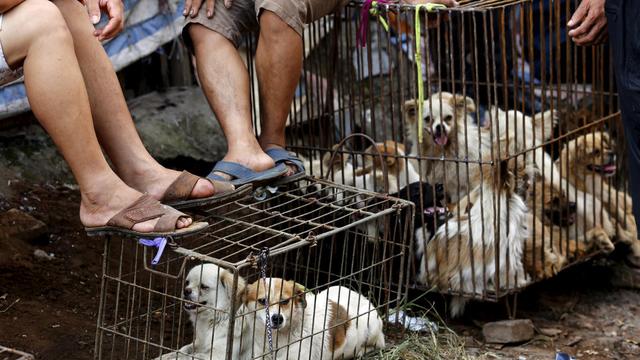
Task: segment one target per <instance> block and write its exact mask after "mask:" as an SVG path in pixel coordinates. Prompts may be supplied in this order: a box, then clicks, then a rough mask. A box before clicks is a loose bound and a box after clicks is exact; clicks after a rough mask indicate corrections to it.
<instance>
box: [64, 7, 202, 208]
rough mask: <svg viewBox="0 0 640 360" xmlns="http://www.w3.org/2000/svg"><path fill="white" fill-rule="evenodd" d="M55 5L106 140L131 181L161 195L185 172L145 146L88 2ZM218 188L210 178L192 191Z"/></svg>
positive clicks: (101, 138) (196, 195)
mask: <svg viewBox="0 0 640 360" xmlns="http://www.w3.org/2000/svg"><path fill="white" fill-rule="evenodd" d="M54 4H55V5H56V6H57V7H58V9H60V12H61V13H62V16H63V17H64V20H65V22H66V24H67V27H68V28H69V31H70V33H71V36H72V37H73V44H74V48H75V53H76V57H77V59H78V63H79V64H80V70H81V71H82V76H83V78H84V83H85V85H86V89H87V93H88V95H89V102H90V104H91V113H92V115H93V122H94V127H95V129H96V133H97V135H98V139H99V141H100V144H101V145H102V147H103V148H104V150H105V152H106V153H107V155H108V156H109V158H110V159H111V162H112V163H113V165H114V167H115V170H116V172H117V173H118V175H119V176H120V177H121V178H122V179H123V180H124V181H125V182H126V183H127V184H128V185H129V186H131V187H133V188H135V189H137V190H139V191H141V192H144V193H147V194H150V195H151V196H153V197H154V198H156V199H158V200H160V198H161V197H162V195H163V194H164V192H165V190H166V189H167V187H169V185H170V184H171V183H172V182H173V181H174V180H176V179H177V178H178V176H179V175H180V172H178V171H174V170H170V169H167V168H165V167H163V166H161V165H160V164H159V163H158V162H157V161H156V160H155V159H154V158H153V157H152V156H151V155H150V154H149V152H148V151H147V149H146V148H145V147H144V145H143V143H142V140H141V139H140V136H139V135H138V133H137V131H136V128H135V126H134V124H133V119H132V118H131V113H130V112H129V109H128V108H127V104H126V102H125V99H124V95H123V93H122V89H121V88H120V83H119V82H118V79H117V77H116V74H115V72H114V71H113V66H112V64H111V61H110V60H109V57H108V56H107V54H106V52H105V51H104V48H103V47H102V45H101V44H100V42H99V41H98V40H97V39H96V37H95V36H94V35H93V29H94V28H93V25H91V22H90V20H89V17H88V16H87V12H86V9H85V7H84V6H83V5H82V4H81V3H80V2H78V1H77V0H55V1H54ZM213 192H214V189H213V186H212V184H211V183H210V182H208V181H206V180H200V181H198V183H196V186H195V187H194V189H193V191H192V193H191V196H192V197H193V198H202V197H207V196H211V195H212V194H213Z"/></svg>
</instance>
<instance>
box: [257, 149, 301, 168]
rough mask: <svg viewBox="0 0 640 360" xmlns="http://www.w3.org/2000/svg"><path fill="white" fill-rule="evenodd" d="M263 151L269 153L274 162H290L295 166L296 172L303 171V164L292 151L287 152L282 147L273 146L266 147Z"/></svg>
mask: <svg viewBox="0 0 640 360" xmlns="http://www.w3.org/2000/svg"><path fill="white" fill-rule="evenodd" d="M265 153H266V154H267V155H269V156H270V157H271V158H272V159H273V161H275V163H276V164H280V163H290V164H292V165H294V166H295V167H296V168H297V170H298V171H297V172H304V171H305V169H304V164H303V163H302V161H301V160H300V159H299V158H298V157H297V156H296V154H295V153H293V152H289V151H287V150H285V149H283V148H279V147H274V148H271V149H268V150H267V151H265Z"/></svg>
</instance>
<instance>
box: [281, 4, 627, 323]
mask: <svg viewBox="0 0 640 360" xmlns="http://www.w3.org/2000/svg"><path fill="white" fill-rule="evenodd" d="M376 6H377V7H376V14H377V18H376V17H371V18H370V21H369V22H367V23H365V22H363V21H362V19H363V16H362V11H363V10H362V6H361V4H358V3H352V4H351V6H350V7H348V8H347V9H346V10H345V11H343V12H342V13H340V14H336V15H334V16H333V17H330V18H329V19H324V20H322V21H320V22H318V23H314V24H312V25H311V26H310V28H311V29H312V30H311V33H315V32H317V31H318V30H317V29H316V27H317V28H318V29H319V28H326V26H327V24H330V26H331V29H332V31H331V32H330V34H329V35H328V36H323V37H320V36H318V37H310V38H305V42H306V44H305V46H306V48H313V49H317V50H315V52H316V53H317V55H316V54H314V51H312V52H311V53H310V54H309V55H308V56H307V57H306V58H305V72H304V74H303V75H302V77H303V78H305V79H307V80H306V81H305V82H303V83H302V84H303V85H301V86H303V87H305V91H306V92H307V93H313V90H314V89H313V88H310V87H308V85H305V84H312V83H313V84H318V83H322V84H323V86H320V87H319V88H322V91H320V92H318V93H315V95H316V97H314V98H306V100H305V101H306V103H304V104H302V103H301V105H300V107H299V108H298V109H294V111H292V112H291V113H290V116H289V128H288V131H289V133H290V138H291V139H292V140H291V143H290V148H291V149H292V150H294V151H296V152H298V153H299V154H300V155H301V156H303V157H304V158H305V159H306V164H307V169H309V170H308V171H309V173H310V174H312V175H313V176H316V177H318V178H326V179H329V180H332V181H335V182H336V183H340V184H344V185H348V186H353V187H356V188H359V189H362V190H367V191H377V192H382V193H385V194H390V195H392V196H396V197H400V198H404V199H406V200H409V201H411V202H413V203H414V205H415V206H416V218H415V222H414V224H415V226H414V230H413V238H414V249H413V250H414V256H413V258H412V259H410V263H411V265H410V270H409V276H410V277H411V281H410V284H411V286H413V287H415V288H419V289H424V290H428V289H432V288H434V287H435V288H436V289H437V290H438V291H439V292H442V293H445V294H450V295H452V296H453V298H452V299H453V301H452V303H451V305H452V306H451V307H450V309H451V313H452V315H456V316H457V315H460V314H462V311H463V309H464V306H463V305H464V303H466V302H467V300H468V299H480V300H491V301H495V300H497V299H499V298H500V297H502V296H504V295H507V294H510V293H514V292H517V291H519V290H521V289H522V288H524V287H526V286H528V285H529V284H532V283H534V282H537V281H540V280H543V279H546V278H549V277H552V276H555V275H556V274H557V273H558V272H559V271H561V270H562V269H565V268H567V267H569V266H571V265H573V264H575V263H578V262H582V261H586V260H588V259H590V258H592V257H594V256H597V255H598V254H608V253H610V252H612V251H613V250H614V248H615V247H616V244H620V246H619V247H621V248H623V249H624V250H625V251H627V252H628V255H627V260H628V261H630V262H631V263H637V262H638V259H639V258H638V255H640V251H639V250H638V246H639V243H638V241H637V239H636V238H635V236H634V235H633V234H636V230H637V229H636V224H635V221H634V219H633V216H631V209H632V204H631V200H630V198H629V195H628V194H627V193H626V183H625V181H624V179H625V178H626V176H625V173H624V171H625V170H624V168H623V167H621V164H623V163H624V161H625V159H624V154H625V151H624V150H625V149H624V148H623V144H624V134H623V133H622V131H621V130H620V129H621V128H620V124H619V113H618V112H617V94H616V88H615V83H614V79H613V72H612V70H611V64H610V58H609V52H608V49H607V48H606V46H597V47H590V48H581V47H577V46H575V45H574V44H572V43H571V42H570V41H569V40H568V39H567V38H566V36H565V33H566V31H567V29H566V22H567V20H568V17H569V15H570V14H571V13H572V11H573V10H574V9H575V8H576V6H577V2H576V1H570V0H566V1H556V2H549V1H526V0H523V1H477V0H469V1H462V2H460V6H459V7H458V8H455V9H444V10H442V9H441V10H437V11H433V12H430V11H429V10H428V9H425V8H418V9H417V8H416V7H413V6H406V5H402V4H397V3H394V2H391V3H385V4H377V5H376ZM363 34H365V36H364V37H363ZM314 55H315V56H314ZM311 76H312V78H310V77H311ZM319 79H320V82H318V81H319ZM322 80H325V81H324V82H323V81H322ZM305 105H306V107H305ZM319 109H321V110H319ZM332 153H335V154H337V155H336V156H335V157H334V158H338V159H339V161H335V162H331V161H329V160H328V155H327V154H332ZM338 155H339V156H338ZM370 231H371V230H370Z"/></svg>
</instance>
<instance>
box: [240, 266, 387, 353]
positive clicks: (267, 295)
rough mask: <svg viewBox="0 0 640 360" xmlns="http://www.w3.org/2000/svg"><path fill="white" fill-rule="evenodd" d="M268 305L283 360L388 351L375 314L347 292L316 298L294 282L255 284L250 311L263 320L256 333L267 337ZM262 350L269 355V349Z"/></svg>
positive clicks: (332, 289) (332, 291)
mask: <svg viewBox="0 0 640 360" xmlns="http://www.w3.org/2000/svg"><path fill="white" fill-rule="evenodd" d="M267 304H268V305H269V315H270V319H271V320H272V321H271V325H272V328H273V348H274V351H275V354H276V356H275V357H276V358H277V359H310V360H324V359H343V358H344V359H350V358H353V357H358V356H361V355H363V354H364V353H365V352H367V351H371V350H374V349H382V348H384V346H385V341H384V335H383V333H382V320H381V319H380V317H379V316H378V314H377V312H376V310H375V308H374V307H373V306H372V305H371V303H369V300H367V299H366V298H365V297H364V296H363V295H361V294H358V293H357V292H354V291H351V290H349V289H347V288H345V287H340V286H334V287H330V288H329V289H327V290H324V291H322V292H321V293H319V294H318V295H313V294H312V293H311V292H309V291H307V290H306V289H305V287H304V286H302V285H300V284H297V283H295V282H293V281H285V280H283V279H279V278H268V279H265V280H262V279H260V280H258V281H256V282H254V283H253V284H251V285H249V286H248V288H247V296H246V305H247V307H248V308H249V309H250V310H251V311H254V314H255V316H256V318H257V319H256V321H255V328H256V333H261V331H265V332H266V326H267V322H266V311H265V307H266V305H267ZM274 325H275V326H274ZM260 338H262V337H260ZM261 345H262V348H264V350H265V352H267V351H268V348H267V345H266V344H261ZM258 348H259V349H260V348H261V347H260V346H259V347H258Z"/></svg>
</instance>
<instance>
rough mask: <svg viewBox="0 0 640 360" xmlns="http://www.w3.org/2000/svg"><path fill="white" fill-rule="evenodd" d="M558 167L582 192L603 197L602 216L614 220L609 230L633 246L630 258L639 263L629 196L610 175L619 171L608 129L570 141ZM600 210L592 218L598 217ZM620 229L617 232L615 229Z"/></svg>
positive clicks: (638, 242)
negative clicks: (610, 179)
mask: <svg viewBox="0 0 640 360" xmlns="http://www.w3.org/2000/svg"><path fill="white" fill-rule="evenodd" d="M557 164H558V167H559V168H560V169H561V170H562V174H563V175H564V176H566V178H567V179H568V181H569V182H570V183H571V184H572V185H573V186H574V187H575V188H576V189H578V190H579V191H582V192H584V193H587V194H589V195H591V196H593V197H594V198H595V199H598V200H599V199H601V205H602V207H603V208H604V209H605V211H604V212H605V214H604V216H603V217H605V218H607V220H609V217H610V220H613V221H611V222H612V223H613V224H611V225H610V226H611V227H615V228H611V229H609V231H607V233H608V234H609V236H610V237H613V236H616V235H617V239H618V240H619V241H620V242H622V243H625V244H627V245H628V246H629V248H630V253H629V255H628V257H627V258H628V260H629V261H630V262H631V263H633V264H634V265H635V266H640V241H638V237H637V236H638V235H637V227H636V223H635V218H634V217H633V214H632V203H631V198H630V197H629V195H628V194H627V193H626V192H624V191H622V190H617V189H615V188H613V187H612V186H611V185H610V184H609V182H608V181H607V177H609V176H612V175H614V174H615V172H616V165H615V164H616V158H615V152H614V151H613V143H612V141H611V139H610V137H609V135H608V134H607V133H605V132H593V133H588V134H585V135H582V136H580V137H578V138H575V139H573V140H571V141H570V142H569V143H568V144H567V145H566V146H565V147H564V148H563V149H562V151H561V153H560V158H559V159H558V160H557ZM599 214H600V213H599V212H595V213H593V214H591V217H595V218H599V217H600V216H599ZM616 230H617V231H616Z"/></svg>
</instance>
